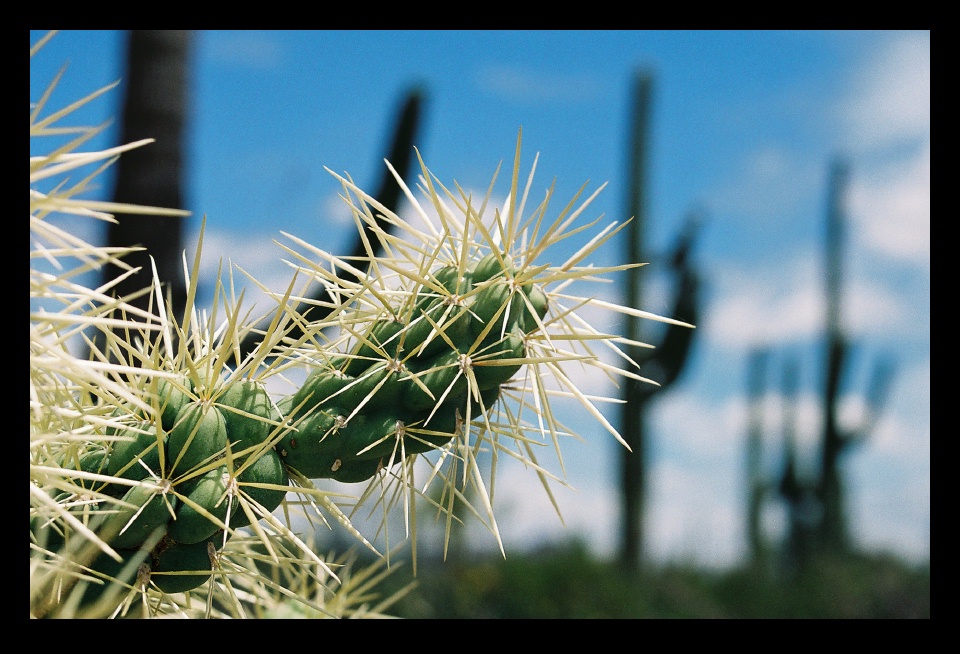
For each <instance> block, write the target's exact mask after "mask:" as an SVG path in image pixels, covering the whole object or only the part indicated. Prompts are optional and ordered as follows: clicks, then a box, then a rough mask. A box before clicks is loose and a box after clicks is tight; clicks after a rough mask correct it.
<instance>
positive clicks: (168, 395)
mask: <svg viewBox="0 0 960 654" xmlns="http://www.w3.org/2000/svg"><path fill="white" fill-rule="evenodd" d="M192 389H193V383H192V382H191V381H190V380H189V379H187V378H186V377H184V378H183V379H182V380H181V381H180V382H175V381H172V380H170V379H166V378H163V377H161V378H160V380H159V381H157V394H158V395H159V396H160V424H161V426H162V427H163V430H164V431H170V430H171V429H173V425H174V424H175V423H176V421H177V415H178V414H179V413H180V409H182V408H183V407H184V405H186V404H187V403H188V402H190V401H191V399H192V398H191V396H190V393H189V391H190V390H192Z"/></svg>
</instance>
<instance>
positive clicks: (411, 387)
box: [403, 350, 467, 411]
mask: <svg viewBox="0 0 960 654" xmlns="http://www.w3.org/2000/svg"><path fill="white" fill-rule="evenodd" d="M461 356H462V355H461V354H460V352H458V351H456V350H453V351H448V352H444V353H442V354H439V355H437V356H436V357H434V358H433V359H430V360H428V361H417V362H415V363H411V365H410V372H411V374H413V375H414V376H416V378H417V379H418V380H419V382H420V384H423V386H422V387H421V385H420V384H418V383H416V382H414V381H412V380H411V381H409V382H408V383H407V386H406V389H405V391H404V395H403V406H404V407H405V408H406V409H409V410H411V411H422V410H425V409H431V408H433V407H434V406H436V405H437V404H438V403H439V402H440V401H441V400H443V399H446V398H456V397H460V396H463V395H466V392H467V377H466V374H465V373H464V371H463V369H462V362H463V359H461Z"/></svg>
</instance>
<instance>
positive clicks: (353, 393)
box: [331, 361, 409, 412]
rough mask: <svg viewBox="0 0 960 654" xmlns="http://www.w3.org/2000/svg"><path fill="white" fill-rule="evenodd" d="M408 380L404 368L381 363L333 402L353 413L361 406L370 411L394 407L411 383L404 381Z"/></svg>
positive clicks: (348, 385)
mask: <svg viewBox="0 0 960 654" xmlns="http://www.w3.org/2000/svg"><path fill="white" fill-rule="evenodd" d="M407 378H408V375H407V374H406V372H405V371H403V370H402V368H395V364H394V363H393V362H388V361H380V362H378V363H375V364H373V365H371V366H370V367H369V368H368V369H367V370H366V372H364V373H363V374H362V375H360V376H359V377H357V378H356V379H354V380H352V381H351V382H350V383H349V384H347V386H345V387H344V389H343V391H342V392H341V393H340V394H339V395H335V396H334V397H332V398H331V400H332V401H333V402H334V403H335V404H337V405H338V406H341V407H343V408H344V409H346V410H349V411H351V412H352V411H353V410H354V409H356V408H357V407H359V406H360V405H361V404H363V405H364V407H366V408H367V409H368V410H374V409H380V408H388V407H393V406H396V404H397V402H399V401H400V398H401V395H402V393H403V388H404V387H405V385H406V384H408V383H409V382H406V381H404V380H405V379H407Z"/></svg>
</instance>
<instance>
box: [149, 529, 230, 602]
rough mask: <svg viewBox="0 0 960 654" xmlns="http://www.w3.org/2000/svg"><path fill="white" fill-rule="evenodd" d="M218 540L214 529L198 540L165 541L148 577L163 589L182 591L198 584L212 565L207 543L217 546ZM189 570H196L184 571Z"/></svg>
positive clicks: (221, 537)
mask: <svg viewBox="0 0 960 654" xmlns="http://www.w3.org/2000/svg"><path fill="white" fill-rule="evenodd" d="M222 541H223V536H222V533H220V532H218V533H217V534H214V535H213V536H211V537H210V538H207V539H204V540H202V541H200V542H198V543H190V544H181V543H175V544H169V545H168V546H167V547H166V548H165V549H162V551H160V552H159V554H158V555H157V556H156V558H155V560H154V562H153V566H152V569H151V572H150V581H151V582H152V583H153V584H154V585H155V586H156V587H157V588H159V589H160V590H161V591H163V592H164V593H183V592H186V591H188V590H193V589H194V588H197V587H198V586H202V585H203V583H204V582H205V581H207V580H208V579H210V576H211V572H212V569H213V562H212V561H211V560H210V549H209V545H208V543H213V544H214V547H215V548H219V546H220V543H221V542H222ZM189 572H197V573H198V574H185V573H189Z"/></svg>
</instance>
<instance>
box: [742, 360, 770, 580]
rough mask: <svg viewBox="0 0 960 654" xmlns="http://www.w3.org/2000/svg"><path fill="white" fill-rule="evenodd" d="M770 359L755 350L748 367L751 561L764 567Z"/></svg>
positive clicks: (748, 498) (767, 483) (748, 468)
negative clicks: (765, 442)
mask: <svg viewBox="0 0 960 654" xmlns="http://www.w3.org/2000/svg"><path fill="white" fill-rule="evenodd" d="M769 359H770V352H769V350H768V349H767V348H756V349H754V350H753V351H752V352H751V353H750V357H749V360H748V363H747V410H748V412H749V424H748V431H747V457H746V476H747V544H748V545H749V547H750V558H751V559H752V561H753V562H755V563H757V564H761V565H762V564H763V563H764V561H765V560H766V558H767V550H768V546H767V543H766V541H765V539H764V537H763V529H762V522H761V519H762V515H763V503H764V498H765V496H766V494H767V489H768V487H769V482H768V480H767V478H766V476H765V474H764V470H763V432H764V427H765V420H764V413H763V400H764V397H765V395H766V392H767V385H766V373H767V369H768V364H769Z"/></svg>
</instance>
